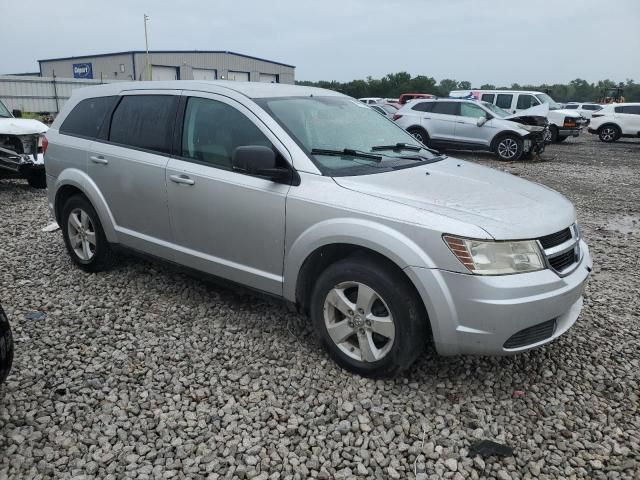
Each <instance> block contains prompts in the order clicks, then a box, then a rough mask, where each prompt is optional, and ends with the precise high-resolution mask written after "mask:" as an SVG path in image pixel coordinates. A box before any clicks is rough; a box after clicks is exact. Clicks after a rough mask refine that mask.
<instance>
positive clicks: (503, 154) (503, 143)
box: [495, 135, 523, 161]
mask: <svg viewBox="0 0 640 480" xmlns="http://www.w3.org/2000/svg"><path fill="white" fill-rule="evenodd" d="M522 149H523V142H522V139H521V138H518V137H517V136H515V135H505V136H503V137H500V138H499V139H498V140H497V141H496V147H495V152H496V155H497V156H498V158H499V159H500V160H505V161H513V160H518V159H519V158H520V157H521V156H522Z"/></svg>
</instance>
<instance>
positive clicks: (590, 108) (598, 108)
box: [582, 105, 602, 112]
mask: <svg viewBox="0 0 640 480" xmlns="http://www.w3.org/2000/svg"><path fill="white" fill-rule="evenodd" d="M582 109H583V110H593V111H594V112H596V111H598V110H602V107H601V106H600V105H583V106H582Z"/></svg>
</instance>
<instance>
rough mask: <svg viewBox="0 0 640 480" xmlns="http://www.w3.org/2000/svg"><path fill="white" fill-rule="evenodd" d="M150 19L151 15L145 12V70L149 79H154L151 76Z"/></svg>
mask: <svg viewBox="0 0 640 480" xmlns="http://www.w3.org/2000/svg"><path fill="white" fill-rule="evenodd" d="M148 20H149V16H148V15H147V14H146V13H145V14H144V47H145V50H146V52H147V53H146V55H145V60H144V61H145V65H146V66H145V69H144V70H145V72H146V74H147V75H146V77H147V80H153V78H152V76H151V65H150V64H149V40H148V39H147V21H148Z"/></svg>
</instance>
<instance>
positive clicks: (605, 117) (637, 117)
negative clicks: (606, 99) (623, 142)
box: [589, 103, 640, 143]
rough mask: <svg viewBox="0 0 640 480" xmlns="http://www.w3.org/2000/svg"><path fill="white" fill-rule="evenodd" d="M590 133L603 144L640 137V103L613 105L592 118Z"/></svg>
mask: <svg viewBox="0 0 640 480" xmlns="http://www.w3.org/2000/svg"><path fill="white" fill-rule="evenodd" d="M589 133H593V134H596V135H598V137H599V138H600V140H601V141H603V142H607V143H609V142H615V141H616V140H619V139H620V138H622V137H640V103H619V104H616V103H612V104H609V105H606V106H605V107H604V108H603V109H602V110H600V111H598V112H595V113H594V114H593V115H592V116H591V124H590V125H589Z"/></svg>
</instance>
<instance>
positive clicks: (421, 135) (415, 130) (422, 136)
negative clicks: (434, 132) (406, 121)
mask: <svg viewBox="0 0 640 480" xmlns="http://www.w3.org/2000/svg"><path fill="white" fill-rule="evenodd" d="M407 132H408V133H409V134H410V135H411V136H412V137H413V138H415V139H416V140H417V141H419V142H420V143H421V144H423V145H426V146H427V147H428V146H429V134H428V133H427V132H426V130H424V129H423V128H420V127H411V128H409V129H407Z"/></svg>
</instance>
